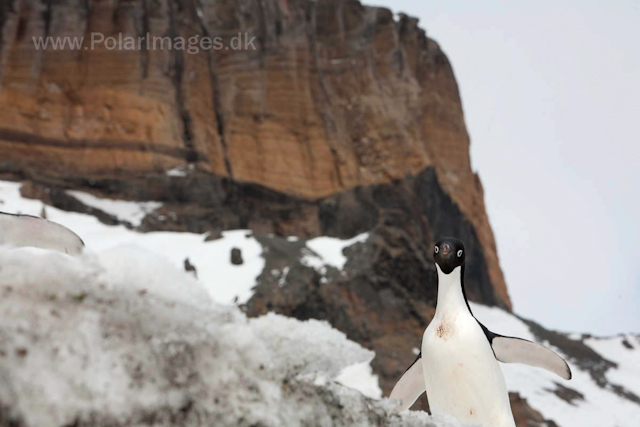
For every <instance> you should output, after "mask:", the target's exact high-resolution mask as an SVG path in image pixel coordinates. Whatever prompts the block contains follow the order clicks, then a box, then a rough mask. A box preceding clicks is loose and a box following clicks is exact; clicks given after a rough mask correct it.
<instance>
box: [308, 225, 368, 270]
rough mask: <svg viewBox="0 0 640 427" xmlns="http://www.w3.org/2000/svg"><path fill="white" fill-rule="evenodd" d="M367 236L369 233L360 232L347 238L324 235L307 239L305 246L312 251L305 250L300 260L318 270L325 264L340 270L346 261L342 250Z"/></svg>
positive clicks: (362, 240)
mask: <svg viewBox="0 0 640 427" xmlns="http://www.w3.org/2000/svg"><path fill="white" fill-rule="evenodd" d="M368 238H369V233H362V234H359V235H357V236H355V237H352V238H351V239H347V240H342V239H337V238H335V237H325V236H322V237H316V238H314V239H310V240H308V241H307V248H309V249H310V250H311V251H313V252H310V251H309V252H307V253H306V254H305V255H304V256H303V258H302V260H301V262H302V263H303V264H304V265H306V266H309V267H313V268H315V269H316V270H320V269H321V268H322V267H323V266H325V265H329V266H331V267H334V268H337V269H338V270H342V269H343V268H344V265H345V263H346V262H347V257H346V256H344V254H343V253H342V251H343V250H344V249H345V248H348V247H349V246H352V245H355V244H356V243H359V242H364V241H365V240H367V239H368Z"/></svg>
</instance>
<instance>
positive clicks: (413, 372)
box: [389, 352, 425, 411]
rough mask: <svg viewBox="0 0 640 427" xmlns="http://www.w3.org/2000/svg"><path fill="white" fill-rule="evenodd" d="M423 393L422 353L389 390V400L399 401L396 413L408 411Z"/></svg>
mask: <svg viewBox="0 0 640 427" xmlns="http://www.w3.org/2000/svg"><path fill="white" fill-rule="evenodd" d="M424 392H425V386H424V374H423V371H422V352H420V354H418V357H416V360H415V361H414V362H413V364H412V365H411V366H409V368H408V369H407V370H406V371H405V372H404V374H402V377H400V379H399V380H398V382H397V383H396V385H395V386H394V387H393V390H391V394H390V395H389V398H391V399H396V400H399V401H400V405H398V407H397V408H396V410H397V411H404V410H406V409H409V408H410V407H411V405H413V404H414V403H415V401H416V400H418V397H420V395H421V394H422V393H424Z"/></svg>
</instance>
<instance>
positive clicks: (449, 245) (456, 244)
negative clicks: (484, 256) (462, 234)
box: [433, 237, 466, 274]
mask: <svg viewBox="0 0 640 427" xmlns="http://www.w3.org/2000/svg"><path fill="white" fill-rule="evenodd" d="M465 255H466V254H465V250H464V245H463V244H462V242H461V241H460V240H458V239H456V238H455V237H443V238H442V239H440V240H438V241H437V242H436V244H435V246H434V248H433V259H434V260H435V261H436V264H438V266H439V267H440V270H442V272H443V273H444V274H449V273H451V272H452V271H453V270H455V268H456V267H460V266H461V265H464V258H465Z"/></svg>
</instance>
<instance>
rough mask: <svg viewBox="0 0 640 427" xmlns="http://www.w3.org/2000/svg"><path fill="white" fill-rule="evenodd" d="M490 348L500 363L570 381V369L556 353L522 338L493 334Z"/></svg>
mask: <svg viewBox="0 0 640 427" xmlns="http://www.w3.org/2000/svg"><path fill="white" fill-rule="evenodd" d="M491 348H492V349H493V354H495V356H496V359H497V360H498V361H500V362H502V363H522V364H524V365H529V366H535V367H536V368H542V369H546V370H547V371H549V372H553V373H554V374H556V375H558V376H559V377H561V378H564V379H565V380H570V379H571V369H570V368H569V365H568V364H567V362H566V361H565V360H564V359H563V358H562V357H560V355H558V354H557V353H556V352H554V351H552V350H550V349H548V348H546V347H544V346H542V345H540V344H538V343H535V342H532V341H527V340H523V339H522V338H514V337H505V336H502V335H498V334H494V338H493V340H491Z"/></svg>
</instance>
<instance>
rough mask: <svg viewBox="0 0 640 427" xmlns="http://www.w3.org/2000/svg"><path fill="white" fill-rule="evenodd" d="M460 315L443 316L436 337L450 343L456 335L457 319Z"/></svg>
mask: <svg viewBox="0 0 640 427" xmlns="http://www.w3.org/2000/svg"><path fill="white" fill-rule="evenodd" d="M457 317H458V314H457V313H456V314H454V315H448V316H443V317H442V319H440V320H439V321H438V324H437V327H436V337H438V338H440V339H442V340H444V341H448V340H449V338H451V337H452V336H453V335H454V334H455V333H456V319H457Z"/></svg>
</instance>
